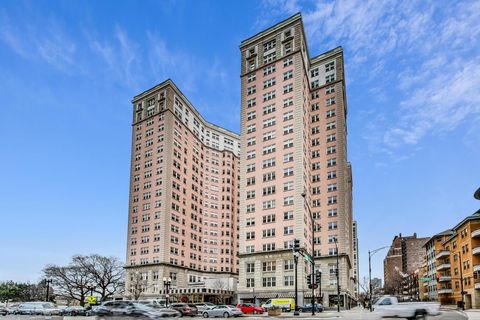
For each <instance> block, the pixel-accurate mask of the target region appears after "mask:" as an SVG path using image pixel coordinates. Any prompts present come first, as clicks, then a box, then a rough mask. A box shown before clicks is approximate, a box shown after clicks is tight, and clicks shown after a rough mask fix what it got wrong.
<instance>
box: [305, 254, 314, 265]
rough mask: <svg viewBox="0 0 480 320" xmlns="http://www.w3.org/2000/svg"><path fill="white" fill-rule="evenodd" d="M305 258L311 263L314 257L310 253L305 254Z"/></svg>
mask: <svg viewBox="0 0 480 320" xmlns="http://www.w3.org/2000/svg"><path fill="white" fill-rule="evenodd" d="M303 259H305V261H308V262H310V263H311V262H313V260H312V257H311V256H310V255H309V254H308V253H304V254H303Z"/></svg>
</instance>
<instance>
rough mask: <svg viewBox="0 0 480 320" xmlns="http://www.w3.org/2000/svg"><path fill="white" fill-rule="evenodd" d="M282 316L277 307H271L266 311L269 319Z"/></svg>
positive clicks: (280, 310)
mask: <svg viewBox="0 0 480 320" xmlns="http://www.w3.org/2000/svg"><path fill="white" fill-rule="evenodd" d="M281 314H282V309H280V308H279V307H275V306H274V307H271V308H270V309H268V316H269V317H272V316H279V315H281Z"/></svg>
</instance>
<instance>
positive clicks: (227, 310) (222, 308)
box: [202, 304, 243, 318]
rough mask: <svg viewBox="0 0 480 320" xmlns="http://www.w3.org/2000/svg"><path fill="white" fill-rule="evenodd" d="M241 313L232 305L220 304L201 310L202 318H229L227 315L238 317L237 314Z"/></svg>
mask: <svg viewBox="0 0 480 320" xmlns="http://www.w3.org/2000/svg"><path fill="white" fill-rule="evenodd" d="M242 314H243V312H242V311H241V310H240V309H238V308H236V307H234V306H229V305H225V304H222V305H219V306H216V307H214V308H213V309H210V310H205V311H203V313H202V316H203V317H204V318H208V317H224V318H229V317H238V316H241V315H242Z"/></svg>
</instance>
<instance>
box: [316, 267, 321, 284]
mask: <svg viewBox="0 0 480 320" xmlns="http://www.w3.org/2000/svg"><path fill="white" fill-rule="evenodd" d="M320 282H322V271H320V270H317V272H315V283H317V284H319V283H320Z"/></svg>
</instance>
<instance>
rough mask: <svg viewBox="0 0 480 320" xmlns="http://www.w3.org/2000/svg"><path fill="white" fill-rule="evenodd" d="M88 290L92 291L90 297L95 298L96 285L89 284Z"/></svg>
mask: <svg viewBox="0 0 480 320" xmlns="http://www.w3.org/2000/svg"><path fill="white" fill-rule="evenodd" d="M87 289H88V290H90V296H93V290H95V285H93V284H87Z"/></svg>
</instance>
